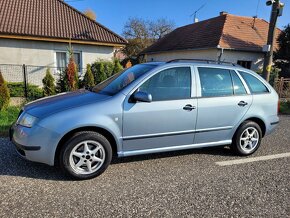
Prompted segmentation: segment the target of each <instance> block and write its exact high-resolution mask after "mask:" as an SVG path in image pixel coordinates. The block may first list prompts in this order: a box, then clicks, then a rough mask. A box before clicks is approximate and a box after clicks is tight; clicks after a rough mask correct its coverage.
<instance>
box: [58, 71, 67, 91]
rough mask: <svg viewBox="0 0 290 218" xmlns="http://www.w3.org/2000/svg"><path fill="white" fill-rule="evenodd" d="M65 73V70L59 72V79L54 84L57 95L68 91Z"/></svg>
mask: <svg viewBox="0 0 290 218" xmlns="http://www.w3.org/2000/svg"><path fill="white" fill-rule="evenodd" d="M66 71H67V70H64V71H62V72H60V75H59V79H58V81H57V84H56V92H58V93H61V92H68V91H70V89H69V84H68V78H67V73H66Z"/></svg>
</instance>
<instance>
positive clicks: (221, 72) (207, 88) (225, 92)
mask: <svg viewBox="0 0 290 218" xmlns="http://www.w3.org/2000/svg"><path fill="white" fill-rule="evenodd" d="M198 71H199V77H200V84H201V94H202V96H203V97H218V96H230V95H233V94H234V90H233V84H232V78H231V73H230V70H226V69H219V68H206V67H199V68H198Z"/></svg>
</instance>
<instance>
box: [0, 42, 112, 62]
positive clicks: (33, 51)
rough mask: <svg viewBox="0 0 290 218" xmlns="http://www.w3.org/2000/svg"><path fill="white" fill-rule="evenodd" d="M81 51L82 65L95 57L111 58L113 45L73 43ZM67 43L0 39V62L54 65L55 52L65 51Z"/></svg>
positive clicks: (75, 48) (76, 49)
mask: <svg viewBox="0 0 290 218" xmlns="http://www.w3.org/2000/svg"><path fill="white" fill-rule="evenodd" d="M72 46H73V50H74V51H76V52H81V54H82V67H83V68H85V66H86V64H88V63H92V62H94V61H95V60H97V59H104V60H111V59H112V58H113V56H114V47H109V46H95V45H82V44H73V45H72ZM67 47H68V44H67V43H59V42H42V41H29V40H16V39H0V64H26V65H35V66H50V67H56V59H55V52H56V51H67Z"/></svg>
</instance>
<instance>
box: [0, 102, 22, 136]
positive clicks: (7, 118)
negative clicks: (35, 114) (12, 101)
mask: <svg viewBox="0 0 290 218" xmlns="http://www.w3.org/2000/svg"><path fill="white" fill-rule="evenodd" d="M19 111H20V108H19V107H12V106H11V107H8V108H7V110H5V111H0V136H8V135H9V128H10V126H11V124H12V123H13V122H15V121H16V119H17V117H18V114H19Z"/></svg>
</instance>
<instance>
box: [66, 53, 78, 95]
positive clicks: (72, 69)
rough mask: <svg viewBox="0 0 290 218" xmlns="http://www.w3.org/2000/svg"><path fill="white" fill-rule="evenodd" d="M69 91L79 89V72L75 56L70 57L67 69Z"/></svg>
mask: <svg viewBox="0 0 290 218" xmlns="http://www.w3.org/2000/svg"><path fill="white" fill-rule="evenodd" d="M66 74H67V79H68V86H69V91H74V90H77V89H78V82H79V81H78V70H77V65H76V63H75V61H74V58H73V55H71V56H70V59H69V63H68V65H67V68H66Z"/></svg>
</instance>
